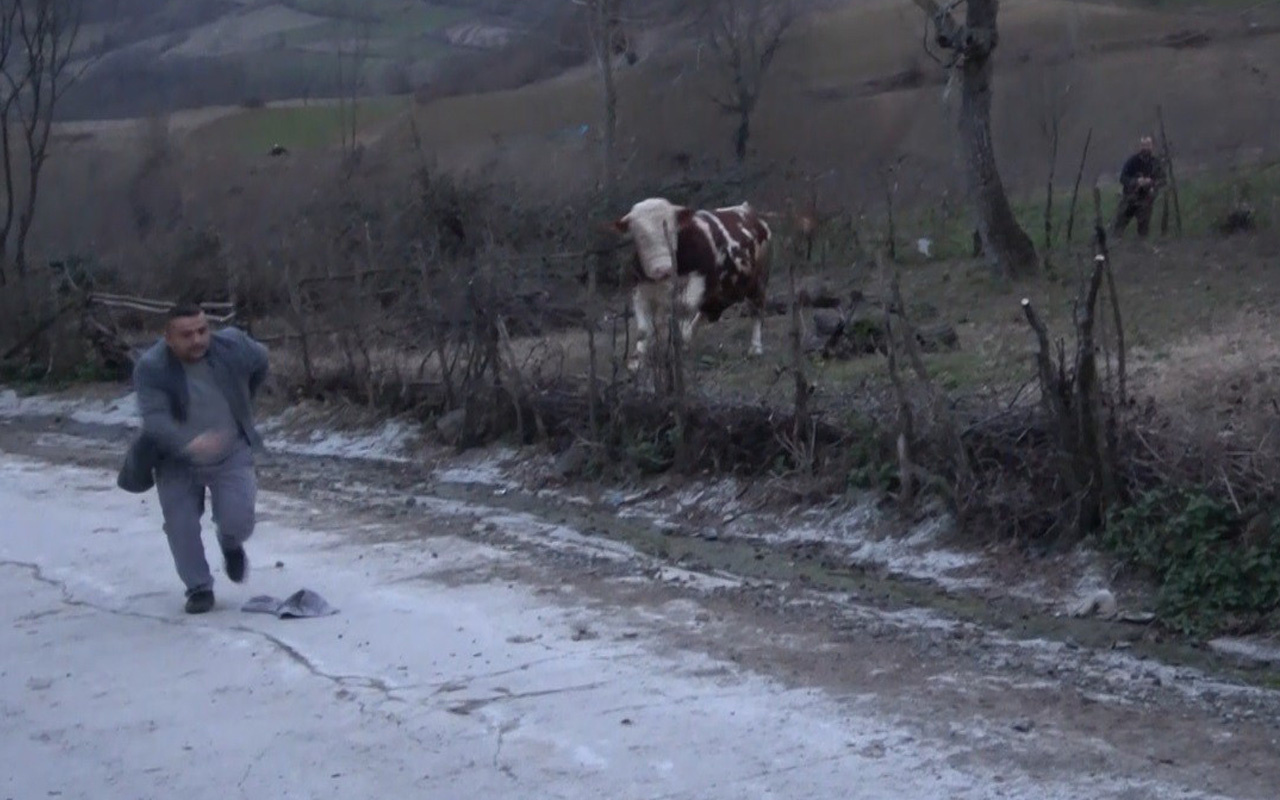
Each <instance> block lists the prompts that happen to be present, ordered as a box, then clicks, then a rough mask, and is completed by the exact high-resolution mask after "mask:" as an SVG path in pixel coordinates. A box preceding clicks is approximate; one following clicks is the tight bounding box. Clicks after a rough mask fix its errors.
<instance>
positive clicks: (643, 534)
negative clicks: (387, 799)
mask: <svg viewBox="0 0 1280 800" xmlns="http://www.w3.org/2000/svg"><path fill="white" fill-rule="evenodd" d="M128 435H129V431H128V430H127V429H124V428H118V427H111V426H102V425H94V424H82V423H75V422H73V421H70V420H68V419H66V418H63V419H61V420H55V419H52V418H41V419H36V418H30V419H16V420H15V419H8V420H3V421H0V451H4V452H8V453H11V454H17V455H21V456H25V457H32V458H38V459H41V460H43V461H46V462H49V463H54V464H57V463H74V464H77V465H80V466H83V467H88V468H96V469H103V468H105V469H108V470H113V469H114V468H115V466H116V465H117V463H118V459H119V454H120V452H121V451H122V448H123V446H124V444H125V442H126V441H127V437H128ZM261 473H262V477H263V484H264V487H265V488H267V489H269V490H271V491H273V492H279V493H281V495H283V496H285V497H292V498H295V499H296V500H304V501H305V505H303V506H295V507H296V508H307V509H309V510H310V512H311V515H312V516H310V517H309V519H317V516H315V514H316V512H317V511H318V510H323V514H322V515H321V517H320V518H327V517H332V518H334V519H339V518H341V519H346V520H351V519H356V520H359V521H360V522H359V524H356V523H354V522H352V523H349V524H347V525H345V526H344V530H347V531H349V533H347V534H346V536H345V537H344V538H347V539H349V540H350V541H349V542H348V544H351V543H353V542H354V543H355V545H356V546H357V548H372V549H371V550H370V554H371V557H372V556H373V553H374V551H377V552H384V550H386V549H387V548H390V549H391V550H393V551H395V552H397V553H401V552H405V553H414V554H417V556H418V557H421V555H422V554H423V553H424V552H427V551H431V550H434V549H435V544H434V543H435V542H437V541H438V540H440V538H441V537H451V538H453V537H456V538H457V539H459V540H462V541H465V542H467V543H469V545H470V546H475V547H481V548H485V549H486V551H492V552H502V553H508V554H511V557H509V558H503V559H496V560H487V559H486V560H484V561H483V563H482V564H480V565H479V566H477V565H476V564H475V563H471V562H467V561H466V560H464V563H459V564H454V565H453V566H451V567H449V568H447V569H444V568H440V567H439V565H436V568H435V569H433V570H431V571H430V576H429V578H424V579H426V580H429V581H437V582H438V581H445V582H453V583H457V584H459V585H473V584H476V583H477V582H479V583H485V584H493V585H497V584H499V583H505V584H509V585H512V586H523V587H527V588H528V589H529V590H530V591H532V592H534V594H535V596H544V595H551V596H558V595H559V593H560V592H569V593H571V594H572V596H573V599H572V601H571V602H572V604H573V605H574V606H575V607H577V608H580V609H581V610H582V611H583V612H584V613H586V612H588V611H590V612H591V613H593V614H598V615H601V616H602V618H605V619H608V618H611V617H614V616H615V615H634V614H639V615H640V616H641V617H643V618H647V619H651V620H654V621H655V625H656V630H655V631H654V635H653V638H652V639H651V640H650V646H651V647H652V648H655V652H660V653H662V654H664V657H671V658H675V659H676V660H677V662H679V661H680V660H681V659H706V658H710V659H712V660H713V661H714V663H715V664H718V665H720V667H723V668H725V669H729V670H731V672H732V674H734V675H747V674H749V675H755V676H761V677H763V678H768V679H770V680H776V681H781V682H782V683H783V684H784V685H786V686H787V687H789V689H791V690H794V691H801V692H818V693H819V695H821V696H822V697H823V698H827V699H829V700H830V701H831V702H833V703H836V704H837V705H838V706H840V707H844V705H842V704H854V705H856V706H857V707H858V708H859V709H861V711H860V712H859V713H865V712H866V709H867V708H869V707H871V708H874V709H875V711H874V714H873V718H874V719H877V720H893V724H894V725H895V726H904V728H903V730H906V731H909V732H908V733H906V734H903V735H905V736H907V737H910V741H905V740H897V741H896V744H895V743H894V741H891V740H890V739H882V740H876V741H873V742H870V743H868V742H865V741H864V742H862V743H861V744H860V745H859V746H858V747H859V751H858V752H859V757H860V758H862V759H871V761H872V762H874V761H875V760H876V759H878V758H881V757H886V756H885V754H886V753H889V754H890V756H889V757H890V761H893V758H892V754H893V753H901V752H902V748H903V747H904V746H905V747H907V749H908V750H911V751H916V750H924V751H930V752H934V751H936V752H937V753H942V752H944V751H945V753H946V755H945V757H944V756H938V758H939V759H940V760H941V762H942V763H945V764H946V765H947V766H948V768H955V769H961V770H966V771H967V770H976V772H975V773H974V774H975V775H978V774H981V776H984V777H973V779H972V783H971V785H970V787H969V790H968V791H966V792H961V791H958V790H956V791H953V792H952V793H947V792H943V793H942V794H938V795H936V796H939V797H961V796H963V797H999V796H1011V797H1029V796H1037V797H1049V796H1058V795H1056V794H1054V793H1053V792H1050V791H1046V792H1045V793H1039V792H1038V791H1031V792H1029V790H1027V786H1028V785H1042V786H1046V787H1048V786H1059V787H1069V788H1065V789H1062V791H1064V792H1065V794H1063V795H1062V796H1082V794H1084V793H1087V794H1088V795H1089V796H1096V797H1116V798H1121V797H1123V798H1139V797H1143V798H1145V797H1151V798H1157V797H1159V798H1167V797H1184V796H1185V797H1205V796H1215V797H1216V796H1221V797H1238V798H1254V797H1257V798H1264V797H1266V798H1269V797H1273V796H1274V794H1275V792H1274V786H1276V785H1280V781H1278V779H1280V759H1277V756H1278V755H1280V747H1278V746H1277V743H1276V740H1277V737H1278V736H1280V694H1278V693H1277V692H1274V691H1271V690H1269V689H1266V688H1262V687H1265V686H1266V685H1268V684H1269V683H1272V682H1274V674H1273V673H1266V672H1262V671H1257V670H1255V671H1238V670H1232V669H1230V668H1229V667H1230V665H1229V664H1228V663H1227V662H1225V661H1224V660H1222V659H1220V658H1212V657H1210V656H1209V654H1207V653H1205V652H1203V651H1194V650H1185V651H1177V650H1176V649H1171V650H1170V652H1169V658H1168V660H1162V659H1161V658H1159V657H1158V656H1160V653H1159V652H1152V651H1150V650H1149V649H1148V650H1146V651H1144V649H1143V644H1144V643H1143V642H1142V636H1141V633H1140V628H1137V629H1134V630H1132V631H1130V632H1129V633H1125V630H1126V629H1125V628H1124V626H1119V627H1117V626H1107V625H1103V626H1099V625H1098V624H1096V623H1095V624H1092V625H1085V624H1079V621H1070V622H1068V621H1067V620H1060V621H1059V622H1060V624H1057V625H1051V624H1048V623H1047V622H1046V621H1047V620H1052V619H1055V618H1054V617H1053V616H1052V615H1047V614H1042V613H1039V612H1037V611H1036V609H1034V608H1033V607H1031V606H1029V605H1022V606H1019V605H1018V603H1017V602H1016V601H1015V600H1012V599H1010V598H1009V597H1007V596H997V595H995V594H993V595H992V597H993V599H992V600H991V601H990V602H989V603H985V604H983V603H981V602H977V601H975V597H980V596H981V595H980V594H979V595H976V596H970V597H968V598H966V599H963V600H958V599H956V598H963V595H962V594H959V593H956V592H943V591H940V590H938V589H937V587H935V586H931V585H929V584H927V583H925V582H922V581H913V580H904V579H900V578H893V577H891V576H885V575H878V574H876V573H874V572H873V571H867V572H864V573H861V574H860V573H859V572H858V571H857V570H849V569H846V570H845V571H844V573H845V580H844V582H843V583H842V584H840V585H833V584H832V581H831V580H830V575H831V574H832V573H833V569H832V568H831V566H830V565H827V566H826V567H824V566H823V564H822V563H821V562H822V559H821V558H817V559H814V558H812V557H807V556H812V553H813V552H820V551H815V550H814V549H813V547H812V544H811V543H808V544H806V543H804V542H800V543H791V544H780V545H776V546H773V547H771V546H769V545H768V543H767V542H765V541H764V540H759V541H751V540H750V539H749V538H744V537H743V536H741V535H739V536H732V535H731V536H726V537H725V540H724V541H722V540H721V537H720V536H718V535H714V534H712V535H706V534H705V530H706V528H702V529H701V530H703V531H704V533H703V534H702V535H698V534H696V533H691V532H690V531H688V530H684V531H682V530H681V529H680V528H679V527H676V526H672V525H671V524H670V523H669V522H665V523H664V522H663V521H662V520H660V519H657V518H646V517H645V516H643V515H631V516H625V515H623V513H622V509H620V508H619V506H618V504H617V502H616V501H615V502H614V503H613V504H602V503H597V504H592V503H590V502H588V501H586V500H584V499H582V498H581V497H578V498H576V499H575V498H573V497H572V496H570V495H568V494H566V493H563V492H560V493H557V492H551V491H547V490H545V489H544V490H542V491H541V492H539V491H536V490H534V489H532V488H529V487H522V486H520V485H519V484H518V483H517V482H516V481H513V480H510V476H506V477H504V476H502V475H500V474H498V473H496V472H494V471H493V470H492V469H487V470H486V469H482V468H479V467H477V466H476V462H475V461H474V460H470V461H467V462H466V463H458V462H455V461H451V460H448V459H445V458H443V457H442V456H438V457H437V458H435V459H432V460H428V461H426V463H422V464H411V463H385V462H381V463H380V462H375V461H360V460H350V459H338V458H318V457H309V456H301V455H292V454H282V453H276V454H272V455H270V456H267V457H266V458H264V459H263V461H262V463H261ZM115 494H117V495H120V494H122V493H119V492H118V491H117V492H115ZM655 531H656V533H655ZM761 553H764V554H765V555H763V556H760V557H758V558H757V555H759V554H761ZM815 562H816V563H815ZM984 605H986V606H990V609H994V611H992V610H990V609H988V611H986V612H984V611H983V608H982V607H983V606H984ZM1020 608H1021V609H1022V610H1021V611H1019V609H1020ZM672 609H679V613H678V614H676V617H678V621H677V620H676V619H675V618H673V616H672ZM1132 627H1133V626H1130V628H1132ZM583 635H584V636H588V635H590V634H589V633H584V634H583ZM1157 650H1158V648H1157ZM720 667H717V668H720ZM1197 667H1204V668H1206V669H1208V670H1209V671H1208V672H1205V671H1202V670H1201V669H1199V668H1197ZM868 704H869V705H868ZM757 735H759V732H757ZM895 735H897V734H895ZM894 763H897V762H894ZM997 775H1004V776H1007V778H1008V780H1009V781H1010V783H1009V784H1008V785H1005V786H1002V780H1000V779H998V778H997V777H994V776H997ZM1027 781H1030V783H1029V784H1028V783H1027ZM1019 786H1021V787H1022V788H1018V787H1019ZM953 789H954V785H953ZM1055 791H1056V790H1055ZM1073 792H1074V794H1073ZM801 794H804V796H806V797H812V796H815V795H814V793H813V792H807V793H801ZM637 796H640V795H637ZM773 796H791V795H788V794H786V793H785V792H782V793H780V794H775V795H773ZM796 796H799V795H796ZM817 796H848V795H840V794H823V792H822V791H821V790H819V791H818V792H817ZM879 796H888V795H884V794H881V795H879ZM913 796H925V795H920V794H918V793H917V794H914V795H913ZM928 796H934V795H928Z"/></svg>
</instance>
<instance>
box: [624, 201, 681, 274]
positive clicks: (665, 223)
mask: <svg viewBox="0 0 1280 800" xmlns="http://www.w3.org/2000/svg"><path fill="white" fill-rule="evenodd" d="M678 210H679V206H677V205H675V204H674V203H671V202H669V201H667V200H664V199H662V198H661V197H650V198H649V199H647V200H641V201H640V202H639V203H636V204H635V205H634V206H632V207H631V210H630V211H628V212H627V214H626V215H625V216H623V217H622V218H620V219H618V220H617V221H616V222H614V223H613V226H614V228H616V229H617V231H618V232H619V233H621V234H623V235H624V236H626V237H627V238H628V239H630V240H631V241H633V242H635V245H636V254H637V255H638V256H639V257H640V267H641V269H643V270H644V274H645V275H646V276H647V277H648V278H649V279H650V280H654V281H661V280H665V279H667V278H669V277H671V276H672V275H674V274H675V272H676V264H675V256H676V212H677V211H678Z"/></svg>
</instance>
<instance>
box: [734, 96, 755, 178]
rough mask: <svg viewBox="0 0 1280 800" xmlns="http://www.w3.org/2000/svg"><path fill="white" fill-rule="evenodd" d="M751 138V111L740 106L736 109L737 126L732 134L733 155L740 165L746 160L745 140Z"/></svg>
mask: <svg viewBox="0 0 1280 800" xmlns="http://www.w3.org/2000/svg"><path fill="white" fill-rule="evenodd" d="M750 140H751V111H750V110H749V109H747V108H742V109H740V110H739V111H738V128H737V130H736V131H734V134H733V155H734V157H735V158H736V159H737V160H738V164H739V165H742V164H745V163H746V162H747V142H748V141H750Z"/></svg>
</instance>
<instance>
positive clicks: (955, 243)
mask: <svg viewBox="0 0 1280 800" xmlns="http://www.w3.org/2000/svg"><path fill="white" fill-rule="evenodd" d="M1242 188H1243V189H1244V191H1245V192H1246V194H1247V196H1248V197H1249V198H1251V202H1252V203H1253V207H1254V217H1255V223H1256V225H1257V227H1258V229H1259V230H1266V229H1272V228H1275V227H1277V226H1280V220H1278V219H1276V218H1275V206H1274V204H1272V203H1271V202H1269V200H1270V198H1274V197H1276V196H1277V195H1280V162H1274V163H1270V164H1264V165H1260V166H1256V167H1249V168H1246V169H1240V170H1234V171H1231V172H1227V173H1225V174H1224V173H1218V174H1212V175H1194V176H1190V177H1186V178H1179V180H1178V206H1179V207H1180V208H1181V213H1182V235H1183V236H1188V237H1211V236H1215V235H1217V225H1218V223H1219V222H1220V221H1221V220H1222V219H1223V218H1224V217H1225V216H1226V214H1227V213H1228V212H1229V211H1230V210H1231V209H1232V208H1233V206H1234V204H1235V202H1236V198H1237V197H1239V196H1240V193H1241V190H1242ZM1166 197H1168V198H1169V233H1170V234H1171V235H1172V234H1174V233H1176V219H1177V217H1176V209H1175V207H1174V205H1173V198H1172V196H1171V195H1169V190H1168V188H1166V189H1165V190H1164V191H1163V192H1162V193H1161V195H1160V196H1159V197H1157V198H1156V205H1155V211H1154V213H1153V214H1152V215H1151V235H1152V236H1153V237H1159V236H1160V221H1161V215H1162V213H1163V206H1164V201H1165V198H1166ZM1101 200H1102V220H1103V223H1104V224H1105V225H1106V226H1107V232H1108V234H1110V232H1111V230H1110V228H1111V223H1112V222H1113V221H1114V220H1115V214H1116V209H1117V208H1118V207H1119V202H1120V197H1119V193H1118V188H1117V187H1114V186H1111V187H1107V188H1103V189H1101ZM1010 203H1011V204H1012V206H1013V213H1014V216H1015V217H1017V219H1018V223H1019V224H1020V225H1022V229H1023V230H1024V231H1026V232H1027V235H1029V236H1030V237H1031V240H1032V241H1033V242H1034V243H1035V245H1036V250H1037V252H1041V251H1043V249H1044V228H1045V225H1044V221H1045V195H1044V193H1043V191H1041V192H1040V193H1039V194H1038V196H1036V197H1033V199H1016V198H1010ZM1070 211H1071V187H1070V186H1067V187H1066V188H1065V189H1061V188H1060V189H1059V190H1058V191H1055V192H1054V199H1053V212H1052V213H1053V242H1054V248H1053V252H1054V253H1062V252H1064V250H1065V249H1066V244H1065V242H1066V232H1067V217H1068V215H1069V213H1070ZM1093 224H1094V207H1093V189H1092V187H1091V186H1081V187H1080V195H1079V197H1078V198H1077V200H1076V209H1075V220H1074V224H1073V227H1072V237H1071V238H1072V241H1073V243H1074V245H1075V246H1076V247H1079V246H1081V245H1084V244H1086V243H1087V242H1088V241H1089V240H1090V238H1091V237H1092V235H1093ZM898 228H899V230H906V231H921V232H922V235H927V236H930V238H932V239H933V244H932V247H931V248H930V255H929V259H931V260H935V261H949V260H953V259H958V258H968V257H969V256H970V255H971V254H972V252H973V222H972V216H971V215H970V214H969V213H968V210H967V209H964V210H962V212H961V213H959V214H946V215H944V214H943V213H942V212H941V211H940V210H938V209H935V208H927V209H924V210H921V211H915V212H910V213H906V214H903V215H902V220H901V221H900V222H899V225H898ZM1136 229H1137V223H1136V222H1135V221H1132V220H1131V221H1130V222H1129V227H1128V229H1127V230H1126V233H1127V234H1128V235H1130V236H1132V235H1134V234H1135V232H1136ZM898 249H899V251H900V253H899V254H900V257H901V260H903V261H904V262H906V263H911V262H913V261H915V262H919V261H923V260H926V259H924V257H923V256H921V255H919V254H918V253H917V251H916V249H915V244H914V242H906V241H899V242H898Z"/></svg>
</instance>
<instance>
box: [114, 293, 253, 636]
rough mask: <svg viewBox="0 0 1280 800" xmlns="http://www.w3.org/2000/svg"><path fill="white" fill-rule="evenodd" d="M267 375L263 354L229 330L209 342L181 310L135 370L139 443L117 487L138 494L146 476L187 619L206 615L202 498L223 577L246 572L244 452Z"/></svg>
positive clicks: (202, 325)
mask: <svg viewBox="0 0 1280 800" xmlns="http://www.w3.org/2000/svg"><path fill="white" fill-rule="evenodd" d="M267 366H268V362H267V349H266V348H265V347H263V346H262V344H260V343H259V342H256V341H254V340H253V339H252V338H250V337H249V336H248V335H247V334H245V333H244V332H243V331H241V330H239V329H237V328H226V329H224V330H220V331H218V332H216V333H211V332H210V330H209V322H208V320H207V319H206V318H205V315H204V311H202V310H201V309H200V307H199V306H197V305H192V304H181V305H177V306H175V307H174V308H172V309H171V310H170V311H169V313H168V317H167V320H166V322H165V329H164V337H163V339H161V340H160V341H158V342H156V343H155V344H154V345H153V346H151V347H150V348H149V349H148V350H147V351H146V352H145V353H143V355H142V356H141V357H140V358H139V359H138V363H137V365H136V366H135V368H134V372H133V383H134V390H135V391H136V392H137V396H138V410H139V412H140V414H141V416H142V434H141V436H140V437H139V439H138V441H137V442H135V443H134V446H133V448H131V450H130V454H129V457H128V458H127V459H126V463H125V467H124V468H123V469H122V472H121V479H120V480H121V484H120V485H121V486H123V487H125V488H128V489H129V490H130V491H145V489H146V488H147V487H149V485H150V481H149V477H150V475H151V474H152V467H154V477H155V487H156V494H157V496H158V497H159V500H160V510H161V512H162V514H163V515H164V532H165V535H166V536H167V537H168V539H169V550H170V552H171V553H172V555H173V562H174V566H175V567H176V568H177V571H178V577H179V578H180V579H181V580H182V582H183V583H184V584H185V585H186V611H187V613H189V614H202V613H204V612H206V611H209V610H210V609H212V608H213V605H214V597H213V576H212V575H211V574H210V572H209V564H208V563H207V561H206V560H205V555H204V544H203V542H202V541H201V537H200V518H201V517H202V516H203V515H204V504H205V492H206V490H208V493H209V497H210V498H211V500H212V512H213V513H212V519H213V522H214V523H215V524H216V525H217V529H218V545H219V547H220V549H221V550H222V555H223V559H224V566H225V568H226V571H227V577H228V578H230V579H231V580H232V581H234V582H236V583H240V582H241V581H243V580H244V579H245V575H246V573H247V571H248V567H249V560H248V557H247V556H246V555H245V551H244V543H245V540H247V539H248V538H249V537H250V536H251V535H252V534H253V528H254V520H255V502H256V498H257V477H256V475H255V472H254V460H253V450H254V449H255V448H260V447H261V446H262V438H261V436H259V435H258V431H257V429H256V427H255V426H254V423H253V400H254V397H255V396H256V395H257V391H258V388H259V387H260V386H261V385H262V382H263V380H264V379H265V378H266V376H267ZM126 483H128V484H129V485H126Z"/></svg>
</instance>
